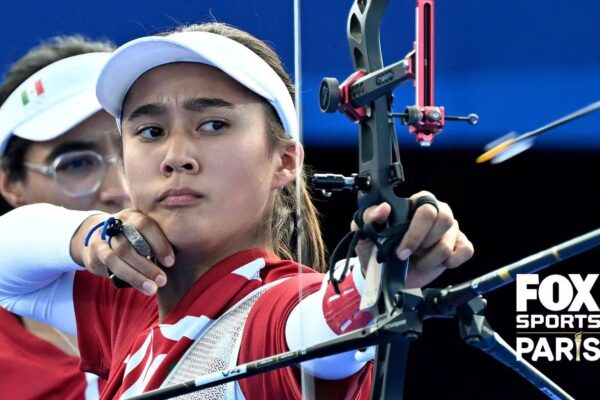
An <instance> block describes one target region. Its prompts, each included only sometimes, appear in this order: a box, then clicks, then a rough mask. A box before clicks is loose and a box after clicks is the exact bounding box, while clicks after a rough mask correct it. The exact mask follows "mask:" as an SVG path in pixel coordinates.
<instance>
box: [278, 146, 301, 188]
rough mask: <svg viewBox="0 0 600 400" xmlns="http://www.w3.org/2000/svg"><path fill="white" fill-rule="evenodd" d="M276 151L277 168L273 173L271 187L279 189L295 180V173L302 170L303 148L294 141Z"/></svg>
mask: <svg viewBox="0 0 600 400" xmlns="http://www.w3.org/2000/svg"><path fill="white" fill-rule="evenodd" d="M276 153H277V157H278V158H277V163H278V164H277V169H276V170H275V174H274V175H273V185H272V186H271V188H272V189H281V188H283V187H284V186H285V185H287V184H288V183H290V182H293V181H295V180H296V173H297V172H300V171H302V165H303V164H304V148H303V147H302V144H300V142H295V143H293V144H290V145H288V146H286V147H284V148H281V149H280V150H279V151H276Z"/></svg>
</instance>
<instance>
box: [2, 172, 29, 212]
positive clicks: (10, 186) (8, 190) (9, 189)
mask: <svg viewBox="0 0 600 400" xmlns="http://www.w3.org/2000/svg"><path fill="white" fill-rule="evenodd" d="M23 189H24V188H23V182H22V181H20V180H17V181H11V180H10V179H8V174H7V173H6V171H4V170H3V169H2V168H0V194H1V195H2V197H4V199H5V200H6V202H7V203H8V204H10V205H11V206H13V207H15V208H16V207H19V206H24V205H25V204H27V202H26V201H25V196H24V191H23Z"/></svg>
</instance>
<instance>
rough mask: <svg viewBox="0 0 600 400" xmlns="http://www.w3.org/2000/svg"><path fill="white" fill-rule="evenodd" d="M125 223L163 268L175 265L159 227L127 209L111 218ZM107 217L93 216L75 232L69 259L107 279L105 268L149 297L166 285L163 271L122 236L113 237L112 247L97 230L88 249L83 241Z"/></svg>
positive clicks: (169, 247) (172, 253)
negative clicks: (137, 233)
mask: <svg viewBox="0 0 600 400" xmlns="http://www.w3.org/2000/svg"><path fill="white" fill-rule="evenodd" d="M114 217H115V218H118V219H120V220H121V221H123V223H124V224H131V225H133V226H134V227H135V228H136V229H137V230H138V231H139V232H140V233H141V235H142V236H143V237H144V239H145V240H146V242H148V244H149V245H150V248H151V249H152V253H153V254H154V256H155V258H156V259H157V260H158V261H159V262H160V264H161V265H162V266H163V267H167V268H169V267H172V266H173V265H174V264H175V254H174V252H173V248H172V246H171V244H170V243H169V241H168V240H167V238H166V236H165V235H164V233H163V232H162V230H161V229H160V227H159V226H158V224H157V223H156V222H155V221H154V220H152V219H150V218H149V217H147V216H146V215H145V214H142V213H141V212H139V211H138V210H136V209H133V208H128V209H125V210H123V211H120V212H119V213H117V214H115V215H114ZM106 219H107V216H106V215H98V214H96V215H92V216H90V217H88V218H87V219H86V220H85V221H84V222H83V223H82V224H81V225H80V226H79V228H78V229H77V231H76V232H75V234H74V235H73V237H72V239H71V256H72V258H73V260H74V261H75V262H76V263H78V264H79V265H82V266H84V267H85V268H86V269H87V270H88V271H90V272H91V273H93V274H95V275H99V276H104V277H108V271H107V270H108V269H110V271H111V272H112V273H113V274H115V275H116V276H117V277H118V278H119V279H121V280H122V281H124V282H127V283H128V284H129V285H131V287H133V288H135V289H137V290H139V291H141V292H142V293H144V294H146V295H148V296H151V295H154V294H156V292H157V290H158V288H159V287H163V286H165V285H166V284H167V275H166V274H165V272H164V271H163V270H162V269H161V267H159V266H158V265H156V264H155V263H153V262H152V261H150V260H149V259H148V258H146V257H143V256H141V255H140V254H138V252H137V251H136V250H135V248H134V247H133V246H132V245H131V244H130V243H129V241H127V239H126V238H125V237H124V236H123V235H122V234H121V235H117V236H113V238H112V241H111V245H110V246H109V245H108V241H105V240H102V239H101V238H100V230H97V231H96V232H94V234H93V235H92V237H91V238H90V241H89V243H88V246H87V247H86V246H84V240H85V237H86V236H87V234H88V232H89V231H90V230H91V229H92V228H93V227H94V226H95V225H97V224H99V223H101V222H103V221H105V220H106Z"/></svg>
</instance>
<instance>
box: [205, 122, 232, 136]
mask: <svg viewBox="0 0 600 400" xmlns="http://www.w3.org/2000/svg"><path fill="white" fill-rule="evenodd" d="M227 126H229V124H227V122H224V121H219V120H211V121H207V122H204V123H203V124H201V125H200V127H199V128H198V129H199V130H200V131H205V132H211V133H213V132H214V133H216V132H217V131H220V130H222V129H223V128H225V127H227Z"/></svg>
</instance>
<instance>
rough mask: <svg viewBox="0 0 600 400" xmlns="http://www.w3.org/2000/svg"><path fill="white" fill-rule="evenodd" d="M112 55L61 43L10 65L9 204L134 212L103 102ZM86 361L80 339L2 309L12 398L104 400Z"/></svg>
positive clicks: (4, 151)
mask: <svg viewBox="0 0 600 400" xmlns="http://www.w3.org/2000/svg"><path fill="white" fill-rule="evenodd" d="M112 50H114V47H113V46H112V45H111V44H110V43H106V42H96V41H90V40H88V39H84V38H83V37H79V36H67V37H58V38H54V39H52V40H49V41H48V42H46V43H44V44H42V45H40V46H38V47H36V48H34V49H32V50H30V51H29V52H28V53H27V54H26V55H25V56H24V57H22V58H21V59H20V60H18V61H17V62H16V63H15V64H13V65H12V66H11V68H10V70H9V71H8V73H7V75H6V77H5V79H4V81H3V82H2V85H1V86H0V106H1V107H0V160H1V161H2V163H1V165H0V194H1V196H0V199H1V198H2V197H3V198H4V199H5V201H6V202H7V206H8V207H10V208H13V207H20V206H24V205H27V204H33V203H40V202H44V203H52V204H56V205H62V206H65V207H68V208H72V209H77V210H103V211H106V212H115V211H118V210H121V209H123V208H124V207H126V206H127V204H128V203H127V201H128V197H127V193H126V191H125V189H124V186H123V182H122V179H121V176H120V171H119V170H118V169H117V168H115V167H111V166H110V165H111V161H112V160H114V159H115V158H116V157H115V156H116V153H117V150H116V147H115V139H116V138H117V135H116V127H115V123H114V119H112V118H111V117H110V115H109V114H107V113H106V112H104V111H103V110H102V107H101V106H100V104H99V103H98V101H97V99H96V96H95V86H96V80H97V79H98V74H99V73H100V70H101V69H102V67H103V65H104V63H105V62H106V61H107V60H108V58H109V56H110V53H111V52H112ZM108 132H113V134H112V135H111V134H107V133H108ZM0 201H1V200H0ZM9 251H10V249H9ZM2 254H4V250H3V251H2ZM21 267H23V266H21ZM78 355H79V351H78V349H77V341H76V339H75V338H74V337H69V336H67V335H66V334H64V333H63V332H62V331H59V330H57V329H54V328H52V327H51V326H48V325H46V324H44V323H41V322H38V321H35V320H32V319H29V318H21V317H18V316H17V315H14V314H11V313H9V312H8V311H6V310H4V309H2V308H0V376H2V378H1V379H0V393H3V396H6V397H9V398H18V399H40V398H61V399H86V398H87V399H94V398H98V396H99V391H98V386H97V377H95V376H91V375H90V374H84V373H83V372H81V371H80V369H79V357H78ZM32 377H35V379H32Z"/></svg>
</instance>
